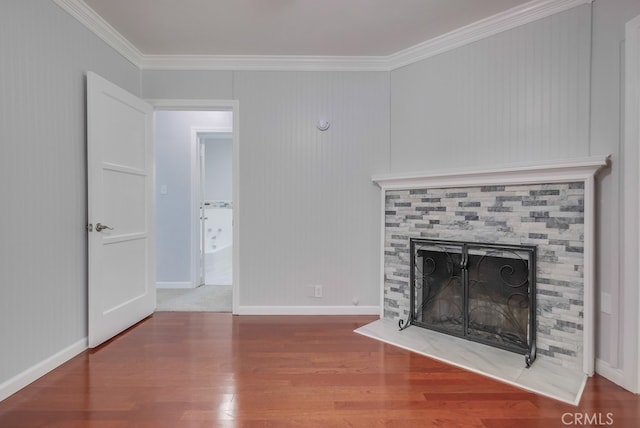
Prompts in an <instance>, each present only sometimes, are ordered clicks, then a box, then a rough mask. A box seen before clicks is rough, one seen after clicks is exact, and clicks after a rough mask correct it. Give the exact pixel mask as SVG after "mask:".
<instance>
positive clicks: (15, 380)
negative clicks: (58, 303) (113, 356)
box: [0, 338, 87, 401]
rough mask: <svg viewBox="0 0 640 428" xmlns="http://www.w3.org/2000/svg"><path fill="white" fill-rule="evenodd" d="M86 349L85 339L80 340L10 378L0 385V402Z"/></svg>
mask: <svg viewBox="0 0 640 428" xmlns="http://www.w3.org/2000/svg"><path fill="white" fill-rule="evenodd" d="M86 349H87V339H86V338H84V339H81V340H79V341H77V342H76V343H74V344H72V345H70V346H68V347H66V348H65V349H63V350H61V351H60V352H58V353H56V354H54V355H52V356H50V357H49V358H47V359H45V360H43V361H41V362H39V363H38V364H36V365H34V366H32V367H30V368H28V369H27V370H25V371H23V372H22V373H20V374H18V375H16V376H14V377H12V378H11V379H9V380H7V381H6V382H3V383H1V384H0V401H2V400H4V399H5V398H7V397H9V396H10V395H13V394H15V393H16V392H18V391H19V390H21V389H22V388H24V387H25V386H27V385H29V384H30V383H31V382H33V381H35V380H37V379H38V378H40V377H42V376H44V375H45V374H47V373H49V372H50V371H51V370H53V369H55V368H56V367H58V366H60V365H62V364H64V363H66V362H67V361H69V360H70V359H71V358H73V357H75V356H76V355H78V354H79V353H81V352H82V351H84V350H86Z"/></svg>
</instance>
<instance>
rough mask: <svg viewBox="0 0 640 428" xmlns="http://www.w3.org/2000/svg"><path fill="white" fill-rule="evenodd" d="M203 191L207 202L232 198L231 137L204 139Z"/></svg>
mask: <svg viewBox="0 0 640 428" xmlns="http://www.w3.org/2000/svg"><path fill="white" fill-rule="evenodd" d="M203 142H204V146H205V183H206V184H205V189H204V199H205V200H207V201H231V200H232V199H233V197H232V186H231V184H232V178H233V177H232V155H233V153H232V149H233V141H232V140H231V137H224V138H222V137H220V138H218V137H216V138H206V139H204V140H203Z"/></svg>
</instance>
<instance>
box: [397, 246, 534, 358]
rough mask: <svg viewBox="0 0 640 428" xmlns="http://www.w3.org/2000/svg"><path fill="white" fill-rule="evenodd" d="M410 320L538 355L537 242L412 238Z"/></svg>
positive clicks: (407, 323) (403, 324)
mask: <svg viewBox="0 0 640 428" xmlns="http://www.w3.org/2000/svg"><path fill="white" fill-rule="evenodd" d="M409 247H410V251H409V252H410V278H409V283H410V292H409V300H410V301H409V306H410V307H409V316H408V318H407V319H405V320H400V321H399V326H400V330H403V329H405V328H407V327H408V326H410V325H415V326H418V327H422V328H427V329H431V330H435V331H438V332H441V333H446V334H450V335H453V336H458V337H462V338H465V339H467V340H471V341H475V342H479V343H483V344H486V345H489V346H494V347H497V348H501V349H505V350H508V351H511V352H515V353H519V354H523V355H524V356H525V363H526V366H527V367H529V366H530V365H531V364H532V363H533V361H534V360H535V358H536V340H535V336H536V290H535V283H536V247H535V246H532V245H500V244H493V243H475V242H462V241H443V240H431V239H417V238H411V239H410V244H409Z"/></svg>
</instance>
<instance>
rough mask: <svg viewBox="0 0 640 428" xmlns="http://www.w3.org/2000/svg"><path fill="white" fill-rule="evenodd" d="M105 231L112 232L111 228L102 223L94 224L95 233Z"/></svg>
mask: <svg viewBox="0 0 640 428" xmlns="http://www.w3.org/2000/svg"><path fill="white" fill-rule="evenodd" d="M105 229H109V230H113V227H109V226H107V225H106V224H102V223H96V232H102V231H103V230H105Z"/></svg>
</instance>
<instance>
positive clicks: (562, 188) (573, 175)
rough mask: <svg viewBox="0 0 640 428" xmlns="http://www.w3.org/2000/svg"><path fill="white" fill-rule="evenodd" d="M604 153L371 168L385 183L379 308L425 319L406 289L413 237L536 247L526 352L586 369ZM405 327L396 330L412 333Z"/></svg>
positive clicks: (590, 365) (591, 359)
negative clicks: (495, 163)
mask: <svg viewBox="0 0 640 428" xmlns="http://www.w3.org/2000/svg"><path fill="white" fill-rule="evenodd" d="M608 162H609V159H608V157H593V158H583V159H568V160H561V161H548V162H533V163H527V164H513V165H511V166H508V167H503V168H490V169H475V170H473V169H471V170H466V171H460V170H459V171H455V170H452V171H432V172H419V173H394V174H386V175H381V176H375V177H373V178H372V181H373V182H375V183H376V184H377V185H378V186H380V188H381V189H382V193H381V196H382V198H381V210H382V215H381V243H382V245H381V247H382V248H381V250H382V251H381V270H380V290H381V302H382V307H381V312H380V315H381V317H382V318H383V319H386V320H389V321H391V322H394V323H396V324H397V323H398V322H399V321H400V320H403V321H404V323H406V324H407V325H411V323H412V322H424V321H428V319H425V318H424V314H423V313H417V312H415V311H416V309H417V306H419V305H420V304H421V303H422V297H423V296H420V295H413V293H412V292H411V284H410V283H411V282H413V281H412V279H411V276H412V273H411V271H412V269H411V268H410V264H411V259H412V258H413V256H412V252H411V249H410V248H409V247H410V239H411V238H414V239H425V240H436V241H469V242H471V243H485V242H487V243H492V244H498V243H500V244H505V245H514V246H515V245H525V246H533V247H535V248H536V256H535V263H536V266H535V268H533V267H532V264H531V262H530V261H531V260H533V258H530V259H529V262H528V263H529V267H530V269H533V270H531V272H533V274H534V275H535V282H532V283H531V284H532V285H533V284H535V285H534V287H535V312H534V313H533V317H530V318H529V320H528V321H527V323H528V325H529V326H532V325H533V326H534V327H535V333H534V334H532V333H530V331H528V332H527V334H528V337H527V341H528V342H529V345H530V346H531V347H532V349H531V353H530V354H531V357H533V356H537V360H538V363H536V366H538V365H540V363H544V364H548V363H551V364H556V365H558V366H561V367H565V368H567V369H578V370H581V371H582V372H583V373H585V374H587V375H592V374H593V373H594V363H595V346H594V345H595V340H594V338H595V328H594V321H595V307H594V302H595V284H594V255H595V245H594V241H595V240H594V229H595V228H594V224H595V202H594V201H595V175H596V173H597V172H598V171H599V170H600V169H601V168H603V167H606V166H607V165H608ZM472 255H474V253H473V252H472ZM458 257H461V256H458ZM423 258H424V254H423ZM419 263H423V262H421V261H420V260H419ZM423 269H424V266H423ZM459 275H460V276H461V275H462V273H460V274H459ZM468 275H469V276H470V275H471V274H470V273H469V274H468ZM532 290H533V289H532ZM412 298H413V300H414V307H413V308H411V300H412ZM530 301H531V300H530ZM416 302H418V303H417V304H416ZM420 317H422V318H420ZM517 317H522V314H519V315H517ZM412 318H413V319H412ZM459 322H462V323H464V320H463V321H459ZM523 322H524V321H520V324H523ZM487 324H488V323H487ZM462 331H464V330H462ZM405 333H408V332H401V333H400V335H404V336H405V337H409V336H412V335H410V334H405ZM486 349H487V350H489V349H491V347H486ZM519 352H523V353H525V354H526V352H525V351H519ZM541 359H542V360H544V361H539V360H541Z"/></svg>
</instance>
